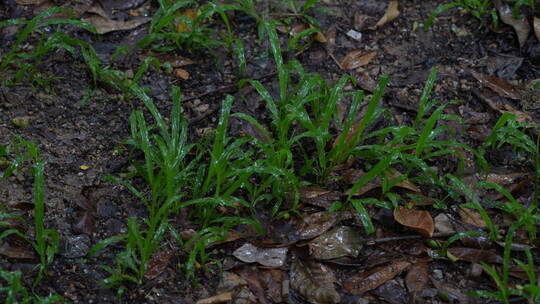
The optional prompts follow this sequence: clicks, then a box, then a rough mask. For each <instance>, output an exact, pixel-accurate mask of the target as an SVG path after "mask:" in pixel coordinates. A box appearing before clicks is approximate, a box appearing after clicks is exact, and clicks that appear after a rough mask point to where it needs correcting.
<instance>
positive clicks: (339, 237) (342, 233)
mask: <svg viewBox="0 0 540 304" xmlns="http://www.w3.org/2000/svg"><path fill="white" fill-rule="evenodd" d="M363 245H364V240H363V239H362V236H361V235H360V233H359V232H358V228H354V227H350V226H341V227H336V228H334V229H332V230H330V231H327V232H326V233H324V234H322V235H320V236H318V237H317V238H316V239H314V240H313V241H311V242H309V251H310V253H311V255H312V256H313V257H314V258H316V259H320V260H329V259H335V258H340V257H344V256H349V257H353V258H355V257H358V255H360V251H361V250H362V247H363Z"/></svg>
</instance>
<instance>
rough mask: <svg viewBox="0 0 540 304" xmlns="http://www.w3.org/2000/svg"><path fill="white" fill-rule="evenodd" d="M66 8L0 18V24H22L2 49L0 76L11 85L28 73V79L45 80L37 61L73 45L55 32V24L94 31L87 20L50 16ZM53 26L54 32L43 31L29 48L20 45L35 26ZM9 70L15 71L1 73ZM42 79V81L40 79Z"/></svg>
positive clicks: (41, 27)
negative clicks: (4, 50) (6, 48)
mask: <svg viewBox="0 0 540 304" xmlns="http://www.w3.org/2000/svg"><path fill="white" fill-rule="evenodd" d="M66 11H68V10H66V9H64V8H60V7H52V8H49V9H47V10H45V11H43V12H42V13H40V14H39V15H37V16H36V17H34V18H33V19H32V20H24V19H10V20H6V21H2V22H0V27H4V26H10V25H16V26H23V27H22V28H21V29H20V30H19V31H18V32H17V39H16V40H15V41H14V42H13V44H12V46H11V48H10V50H9V52H8V53H6V54H5V55H4V56H3V58H2V62H1V63H0V77H1V78H2V79H3V80H4V81H6V82H7V83H8V84H11V85H14V84H16V83H18V82H20V81H21V80H22V79H23V78H24V77H28V78H29V79H30V80H31V81H32V82H37V83H42V84H43V83H47V77H43V76H42V73H40V72H39V69H38V68H37V65H38V64H39V63H40V61H41V60H42V59H43V56H44V55H45V54H49V53H52V52H53V51H55V50H57V49H59V48H64V49H66V50H68V51H70V52H71V51H72V50H73V47H72V46H71V45H70V43H66V40H67V37H66V36H65V35H63V34H61V33H60V32H59V30H60V29H59V27H58V26H59V25H62V24H71V25H74V26H78V27H82V28H85V29H87V30H89V31H91V32H95V28H94V27H93V26H91V25H90V24H88V23H85V22H82V21H79V20H73V19H65V18H50V17H51V16H53V15H54V14H57V13H60V12H66ZM52 26H56V32H55V34H53V35H52V36H51V37H49V38H46V37H45V35H44V34H41V35H40V38H39V42H38V44H37V47H36V48H35V49H33V50H32V51H31V52H25V51H24V49H22V47H23V45H24V42H25V41H26V40H27V39H28V38H29V37H30V36H31V35H32V34H34V33H37V32H38V31H39V30H41V29H43V28H46V27H52ZM10 71H17V72H15V74H14V76H13V77H11V78H10V77H9V76H3V75H5V74H7V73H8V72H10ZM44 81H45V82H44Z"/></svg>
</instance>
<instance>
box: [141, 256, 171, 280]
mask: <svg viewBox="0 0 540 304" xmlns="http://www.w3.org/2000/svg"><path fill="white" fill-rule="evenodd" d="M172 253H173V252H172V250H163V251H159V252H155V253H154V254H153V255H152V257H151V258H150V261H148V269H147V270H146V272H145V273H144V277H145V278H146V279H149V280H152V279H155V278H157V277H158V276H159V275H160V274H161V273H162V272H163V271H164V270H165V269H166V268H167V265H168V264H169V260H170V259H171V257H172Z"/></svg>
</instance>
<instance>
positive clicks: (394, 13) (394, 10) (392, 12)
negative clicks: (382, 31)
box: [371, 0, 399, 29]
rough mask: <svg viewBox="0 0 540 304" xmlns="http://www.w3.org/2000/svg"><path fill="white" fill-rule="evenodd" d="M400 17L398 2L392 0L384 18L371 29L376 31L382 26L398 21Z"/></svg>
mask: <svg viewBox="0 0 540 304" xmlns="http://www.w3.org/2000/svg"><path fill="white" fill-rule="evenodd" d="M398 16H399V9H398V1H397V0H392V1H390V3H389V4H388V7H387V8H386V11H385V12H384V15H383V16H382V18H381V19H380V20H379V21H377V24H375V26H373V27H371V29H375V28H378V27H380V26H383V25H385V24H387V23H388V22H390V21H392V20H394V19H396V18H397V17H398Z"/></svg>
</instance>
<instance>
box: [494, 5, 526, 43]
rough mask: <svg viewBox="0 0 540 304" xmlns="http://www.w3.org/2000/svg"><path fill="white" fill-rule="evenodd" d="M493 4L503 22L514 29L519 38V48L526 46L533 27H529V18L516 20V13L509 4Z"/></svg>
mask: <svg viewBox="0 0 540 304" xmlns="http://www.w3.org/2000/svg"><path fill="white" fill-rule="evenodd" d="M493 4H494V5H495V7H496V8H497V10H498V11H499V16H500V17H501V20H502V21H503V22H504V23H506V24H508V25H510V26H512V27H513V28H514V30H515V31H516V34H517V36H518V41H519V46H520V47H523V45H525V42H526V41H527V38H529V33H530V32H531V26H530V25H529V21H528V20H527V18H525V17H523V18H521V19H516V18H514V12H513V11H512V9H511V8H510V6H508V5H507V4H503V3H502V2H501V0H494V1H493Z"/></svg>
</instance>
